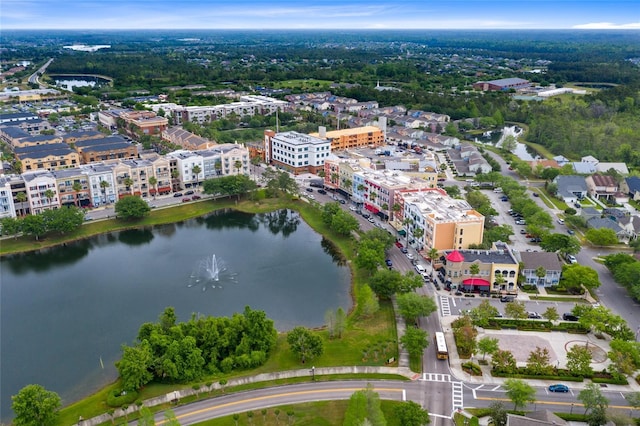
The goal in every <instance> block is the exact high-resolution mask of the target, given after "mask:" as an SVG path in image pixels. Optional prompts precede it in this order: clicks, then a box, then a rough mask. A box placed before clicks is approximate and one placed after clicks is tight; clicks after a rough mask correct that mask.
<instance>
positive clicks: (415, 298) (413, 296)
mask: <svg viewBox="0 0 640 426" xmlns="http://www.w3.org/2000/svg"><path fill="white" fill-rule="evenodd" d="M396 301H397V303H398V311H399V312H400V315H402V316H403V317H404V319H405V321H406V322H407V323H413V322H415V321H416V320H417V319H418V317H426V316H429V315H431V314H432V313H433V312H435V311H437V310H438V307H437V306H436V302H434V300H433V299H432V298H431V297H428V296H421V295H419V294H417V293H413V292H411V293H404V294H400V295H398V297H397V298H396Z"/></svg>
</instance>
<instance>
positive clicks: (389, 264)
mask: <svg viewBox="0 0 640 426" xmlns="http://www.w3.org/2000/svg"><path fill="white" fill-rule="evenodd" d="M384 263H386V264H387V266H388V267H389V268H391V267H392V266H393V262H392V261H391V259H387V260H385V261H384Z"/></svg>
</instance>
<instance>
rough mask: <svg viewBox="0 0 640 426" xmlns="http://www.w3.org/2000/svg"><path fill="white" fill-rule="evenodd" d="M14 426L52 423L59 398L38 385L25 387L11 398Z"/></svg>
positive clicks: (56, 412) (58, 404)
mask: <svg viewBox="0 0 640 426" xmlns="http://www.w3.org/2000/svg"><path fill="white" fill-rule="evenodd" d="M11 401H12V403H11V409H12V410H13V412H14V414H15V418H14V419H13V421H14V423H15V424H16V426H47V425H51V424H53V423H54V421H55V419H56V417H57V414H58V409H59V408H60V405H61V400H60V396H58V394H57V393H55V392H53V391H48V390H46V389H45V388H44V387H42V386H40V385H27V386H25V387H23V388H22V389H20V391H19V392H18V393H17V394H16V395H13V396H12V397H11Z"/></svg>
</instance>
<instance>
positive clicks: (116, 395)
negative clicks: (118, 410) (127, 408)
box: [107, 389, 138, 407]
mask: <svg viewBox="0 0 640 426" xmlns="http://www.w3.org/2000/svg"><path fill="white" fill-rule="evenodd" d="M136 399H138V392H136V391H123V390H122V389H114V390H112V391H111V392H109V394H108V395H107V405H108V406H109V407H122V406H123V405H126V404H131V403H133V402H134V401H135V400H136Z"/></svg>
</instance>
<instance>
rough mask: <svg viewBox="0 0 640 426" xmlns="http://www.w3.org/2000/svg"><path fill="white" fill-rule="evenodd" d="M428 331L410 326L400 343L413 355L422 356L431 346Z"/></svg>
mask: <svg viewBox="0 0 640 426" xmlns="http://www.w3.org/2000/svg"><path fill="white" fill-rule="evenodd" d="M428 337H429V335H428V333H427V332H426V331H424V330H422V329H419V328H415V327H408V328H407V329H406V330H405V333H404V335H403V336H402V337H401V338H400V344H402V347H403V348H405V349H406V350H407V352H409V356H411V357H421V356H422V352H423V351H424V350H425V348H426V347H427V346H429V340H428Z"/></svg>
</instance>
